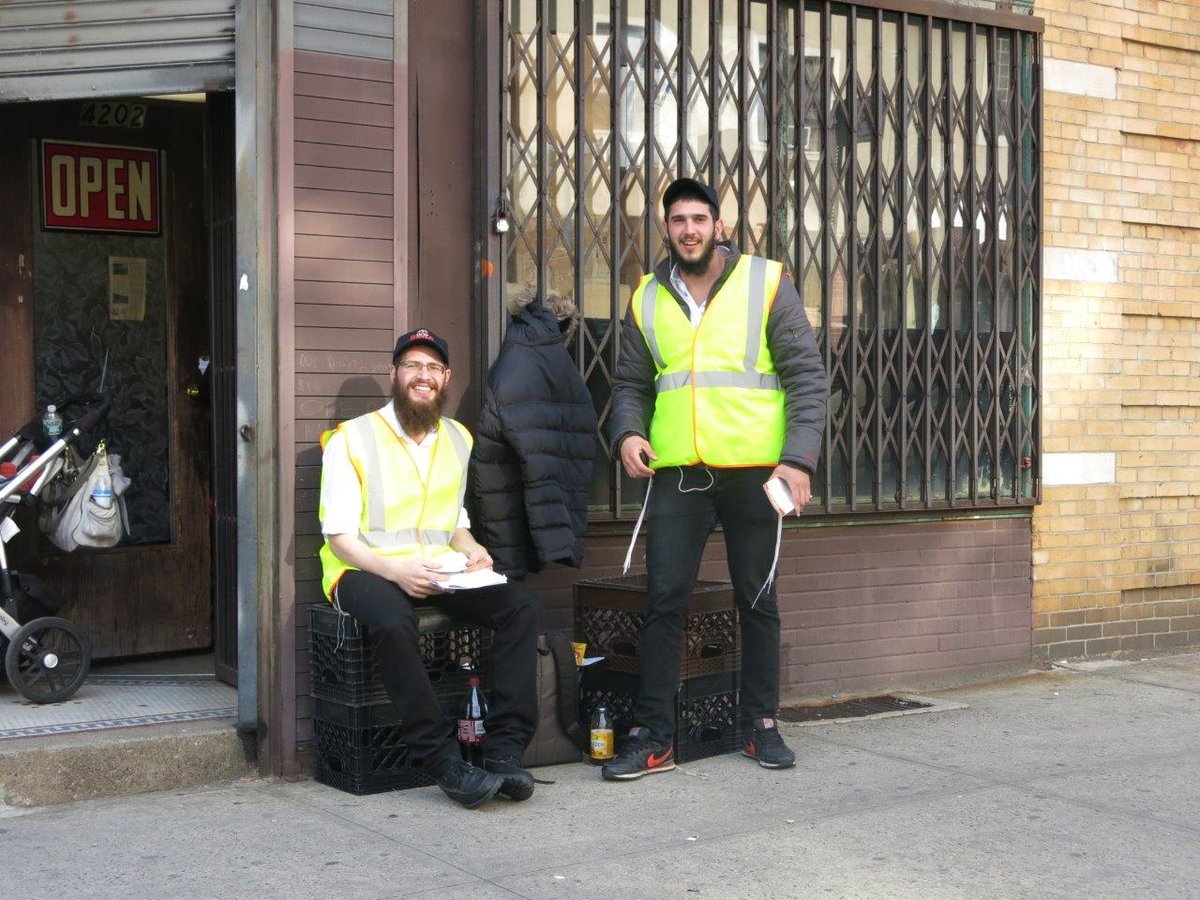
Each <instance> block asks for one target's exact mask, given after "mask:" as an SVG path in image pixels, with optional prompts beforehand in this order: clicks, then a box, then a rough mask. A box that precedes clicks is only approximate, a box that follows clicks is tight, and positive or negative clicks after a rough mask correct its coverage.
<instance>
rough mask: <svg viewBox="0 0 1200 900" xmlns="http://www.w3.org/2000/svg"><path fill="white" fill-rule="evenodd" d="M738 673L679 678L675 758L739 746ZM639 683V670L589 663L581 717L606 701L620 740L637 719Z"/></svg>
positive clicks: (689, 758) (582, 689) (714, 753)
mask: <svg viewBox="0 0 1200 900" xmlns="http://www.w3.org/2000/svg"><path fill="white" fill-rule="evenodd" d="M589 652H590V651H589ZM739 679H740V675H739V673H737V672H716V673H713V674H711V675H699V676H696V677H694V678H683V679H680V682H679V690H678V692H677V693H676V695H675V759H676V761H678V762H690V761H692V760H697V759H704V758H705V757H708V756H719V755H720V754H722V753H731V752H733V751H734V750H739V749H741V732H740V722H739V718H738V713H739V696H740V695H739ZM637 689H638V676H637V675H636V674H635V673H633V672H620V671H613V670H611V669H602V668H600V667H598V666H588V667H587V668H586V669H585V670H584V674H583V678H582V681H581V684H580V689H579V711H580V715H581V717H582V720H583V721H584V722H590V721H591V720H592V712H593V711H594V710H595V708H596V707H597V706H604V707H606V708H607V709H608V714H609V716H610V717H611V719H612V721H613V731H614V732H615V733H616V735H617V741H618V744H619V743H620V740H621V736H622V735H624V734H625V733H627V732H628V731H629V729H630V728H631V727H633V726H634V725H636V724H637V723H636V722H634V720H633V703H634V699H635V698H636V697H637Z"/></svg>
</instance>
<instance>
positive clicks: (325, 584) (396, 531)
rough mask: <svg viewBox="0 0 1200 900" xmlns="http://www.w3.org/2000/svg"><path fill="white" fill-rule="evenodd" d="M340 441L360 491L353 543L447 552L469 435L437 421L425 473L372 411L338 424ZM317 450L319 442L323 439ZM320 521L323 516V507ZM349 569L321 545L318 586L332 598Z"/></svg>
mask: <svg viewBox="0 0 1200 900" xmlns="http://www.w3.org/2000/svg"><path fill="white" fill-rule="evenodd" d="M336 430H337V431H339V432H341V434H342V435H343V438H344V439H345V441H346V450H347V453H348V455H349V457H350V462H351V464H353V466H354V468H355V470H356V471H357V472H358V481H359V485H360V486H361V489H362V517H361V519H360V521H359V526H358V539H359V540H360V541H362V542H363V543H364V544H366V545H367V546H368V547H370V548H371V549H372V550H373V551H375V552H376V553H378V554H379V555H380V556H394V557H408V556H425V557H429V558H431V559H436V558H437V557H438V556H441V555H445V554H448V553H450V552H452V551H451V549H450V538H451V537H452V536H453V535H454V531H455V529H456V528H458V516H459V511H460V510H461V509H462V505H463V496H464V495H465V494H466V490H467V461H468V459H469V458H470V456H471V434H470V432H468V431H467V429H466V428H464V427H463V426H462V425H460V424H459V423H458V422H455V421H454V420H453V419H447V418H442V419H441V421H440V424H439V426H438V430H437V438H436V440H435V442H434V446H433V457H432V460H431V462H430V464H429V471H428V472H421V471H418V469H417V464H416V460H415V459H414V458H413V455H412V453H411V452H410V451H409V449H408V447H407V446H406V445H405V444H404V442H403V441H402V440H401V439H400V437H399V435H397V434H396V432H395V431H394V430H393V429H392V426H391V425H390V424H388V422H387V420H386V419H384V417H383V416H382V415H380V414H379V413H378V412H373V413H369V414H367V415H365V416H359V417H358V418H357V419H351V420H350V421H349V422H343V423H342V424H341V425H339V426H338V427H337V429H336ZM321 443H322V446H324V444H325V440H324V439H323V440H322V442H321ZM320 514H321V518H322V519H324V518H325V510H324V509H322V510H321V512H320ZM352 568H354V566H351V565H349V564H348V563H346V562H345V561H343V560H342V559H341V558H340V557H338V556H337V554H335V553H334V552H333V549H332V548H331V547H330V546H329V540H328V539H326V540H325V544H324V545H323V546H322V547H321V572H322V579H321V587H322V588H324V590H325V596H327V597H330V598H332V597H333V589H334V586H335V585H337V582H338V579H339V578H341V577H342V575H343V574H345V573H346V572H347V571H348V570H350V569H352Z"/></svg>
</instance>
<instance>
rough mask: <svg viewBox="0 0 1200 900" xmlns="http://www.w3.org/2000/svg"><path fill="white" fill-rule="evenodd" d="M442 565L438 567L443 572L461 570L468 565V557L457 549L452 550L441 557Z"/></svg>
mask: <svg viewBox="0 0 1200 900" xmlns="http://www.w3.org/2000/svg"><path fill="white" fill-rule="evenodd" d="M440 559H441V563H442V564H441V565H440V566H438V569H439V570H440V571H442V572H461V571H462V570H463V569H465V568H466V567H467V558H466V556H464V555H463V554H461V553H459V552H458V551H457V550H451V551H450V552H449V553H447V554H446V555H445V556H442V557H440Z"/></svg>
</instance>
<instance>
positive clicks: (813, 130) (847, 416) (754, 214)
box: [482, 0, 1042, 516]
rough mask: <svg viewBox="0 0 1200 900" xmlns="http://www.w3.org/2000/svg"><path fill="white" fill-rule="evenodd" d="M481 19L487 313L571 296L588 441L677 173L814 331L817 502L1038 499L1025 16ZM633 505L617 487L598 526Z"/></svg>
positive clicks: (816, 2) (790, 13) (1035, 116)
mask: <svg viewBox="0 0 1200 900" xmlns="http://www.w3.org/2000/svg"><path fill="white" fill-rule="evenodd" d="M489 7H490V10H491V15H490V17H489V23H490V24H491V28H492V37H493V40H492V42H490V47H491V49H490V50H489V52H490V53H492V54H493V57H492V59H491V60H490V64H491V65H493V66H494V68H492V69H490V72H497V71H498V72H499V77H498V78H493V79H492V81H491V83H492V84H496V83H498V84H499V85H500V91H499V92H497V93H496V94H495V95H494V96H493V97H492V98H490V100H489V102H490V103H491V106H490V107H489V108H488V109H486V110H485V111H484V112H483V117H484V119H485V120H486V125H485V128H484V133H485V135H490V136H491V142H490V143H489V144H488V146H487V147H485V169H486V171H487V178H486V179H485V181H486V182H487V185H488V188H487V190H488V191H489V193H488V194H487V195H486V196H485V197H483V198H482V202H483V203H484V204H485V205H486V208H487V209H488V210H490V211H491V212H492V214H493V215H492V218H491V221H492V223H493V228H492V231H493V232H495V233H501V232H502V238H500V241H501V243H499V244H495V245H493V253H495V255H494V256H493V257H492V258H494V259H496V258H498V259H499V260H500V262H499V270H500V271H499V272H497V277H495V278H493V279H492V280H491V282H490V287H489V285H488V284H485V285H484V290H485V291H486V290H489V289H490V291H491V292H492V293H491V295H490V296H486V295H485V298H486V301H487V306H488V309H489V310H496V309H499V310H503V303H502V298H501V297H499V296H497V294H498V293H504V292H507V291H509V290H512V289H515V288H516V287H517V286H519V285H524V284H534V285H537V287H538V288H539V289H540V290H542V291H558V292H565V293H570V294H572V295H574V296H575V298H576V301H577V303H578V305H579V306H580V307H581V308H582V310H583V313H584V320H585V327H583V328H581V329H580V334H579V338H578V344H577V346H576V348H575V350H576V355H577V359H578V362H579V365H580V369H581V371H582V372H583V373H584V376H585V378H586V379H587V381H588V384H589V386H590V388H591V390H592V394H593V398H594V399H595V401H596V406H597V409H598V410H599V411H600V414H601V428H602V429H603V427H604V420H605V419H606V418H607V414H608V402H609V384H610V379H611V372H612V368H613V365H614V363H615V360H616V358H617V353H618V349H619V347H618V344H619V340H620V334H619V332H620V329H619V327H618V323H619V321H620V317H621V315H622V314H623V313H624V308H625V306H626V304H627V302H628V297H629V295H630V292H631V289H632V287H633V286H634V285H635V284H636V283H637V279H638V277H639V275H640V274H641V273H642V272H644V271H646V270H647V269H648V268H649V267H650V266H652V265H653V263H654V262H655V261H656V260H657V259H658V258H660V257H661V256H662V254H663V253H664V250H665V244H664V240H663V231H662V224H661V223H662V211H661V208H660V207H659V202H660V198H661V195H662V191H663V189H664V188H665V187H666V185H667V184H668V183H669V182H670V180H671V179H673V178H674V177H676V175H679V174H686V175H697V176H699V177H701V178H704V179H705V180H707V181H709V182H710V183H711V184H713V185H714V186H715V187H716V188H717V190H718V193H719V194H720V197H721V203H722V213H723V216H724V219H725V222H726V224H727V226H731V227H732V231H733V235H734V237H735V239H736V242H737V243H738V245H739V246H740V247H741V249H742V250H743V251H747V252H752V253H757V254H761V255H765V256H769V257H772V258H775V259H779V260H782V261H783V262H784V264H785V267H786V270H787V271H788V272H789V273H791V275H792V277H793V278H794V279H795V281H796V283H797V286H798V288H799V289H800V291H801V295H802V297H803V298H804V302H805V306H806V307H807V309H808V313H809V317H810V319H811V320H812V322H813V325H814V327H815V328H816V330H817V333H818V339H819V341H820V345H821V350H822V353H823V354H824V358H825V361H826V367H827V370H828V372H829V376H830V381H831V385H832V396H831V398H830V410H829V423H828V427H827V430H826V445H825V452H824V454H823V459H822V464H821V470H820V471H819V472H818V475H817V478H816V479H815V483H814V493H815V495H816V496H815V497H814V505H817V504H819V507H820V508H821V509H823V510H824V511H825V512H828V513H858V512H881V511H900V510H935V509H948V508H962V509H980V508H992V509H996V508H997V507H1018V506H1027V505H1030V504H1032V503H1034V502H1036V500H1037V498H1038V494H1039V481H1038V474H1037V466H1038V450H1039V443H1040V424H1039V423H1040V406H1039V402H1038V380H1039V376H1040V342H1039V332H1038V329H1039V324H1038V323H1039V318H1040V313H1039V309H1040V296H1041V274H1040V270H1041V245H1040V230H1041V194H1042V186H1041V144H1042V142H1041V84H1040V61H1041V42H1040V37H1041V35H1040V31H1041V22H1040V20H1038V19H1034V18H1032V17H1030V16H1025V15H1018V14H1014V13H1010V12H1004V13H1001V12H993V11H991V10H985V9H980V8H977V7H973V6H965V5H952V4H948V3H932V2H923V0H878V2H873V3H860V4H855V3H832V2H825V0H619V2H618V0H614V2H601V0H594V2H581V0H576V2H569V0H494V2H493V3H492V4H489ZM497 222H502V223H503V225H502V226H501V228H496V227H495V224H496V223H497ZM504 225H506V226H507V230H506V231H502V229H503V226H504ZM490 239H491V240H497V239H496V237H495V236H493V237H492V238H490ZM600 440H601V444H602V450H603V452H605V453H608V451H609V450H610V448H609V447H608V446H607V444H606V443H605V441H604V439H603V437H601V438H600ZM643 489H644V488H643V486H642V485H640V484H633V483H630V482H629V481H628V480H627V479H626V478H625V476H624V475H623V473H622V472H621V471H620V467H619V466H616V465H614V466H612V467H611V468H610V469H609V470H608V471H607V472H606V473H605V475H604V479H603V483H598V484H597V485H596V490H595V492H594V496H593V502H594V504H595V511H596V512H608V513H609V514H610V515H613V516H622V515H624V514H626V513H627V512H628V510H629V509H630V508H632V507H635V506H636V505H637V503H638V502H639V501H640V497H641V494H642V490H643Z"/></svg>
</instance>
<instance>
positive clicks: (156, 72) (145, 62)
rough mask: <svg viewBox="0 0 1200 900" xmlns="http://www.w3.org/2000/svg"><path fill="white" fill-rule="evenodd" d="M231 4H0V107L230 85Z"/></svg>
mask: <svg viewBox="0 0 1200 900" xmlns="http://www.w3.org/2000/svg"><path fill="white" fill-rule="evenodd" d="M233 45H234V0H157V2H146V0H13V2H9V3H3V4H0V102H7V101H15V100H63V99H72V98H76V97H121V96H130V95H135V94H172V93H185V92H191V91H219V90H227V89H229V88H232V87H233V57H234V52H233V50H234V48H233Z"/></svg>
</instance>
